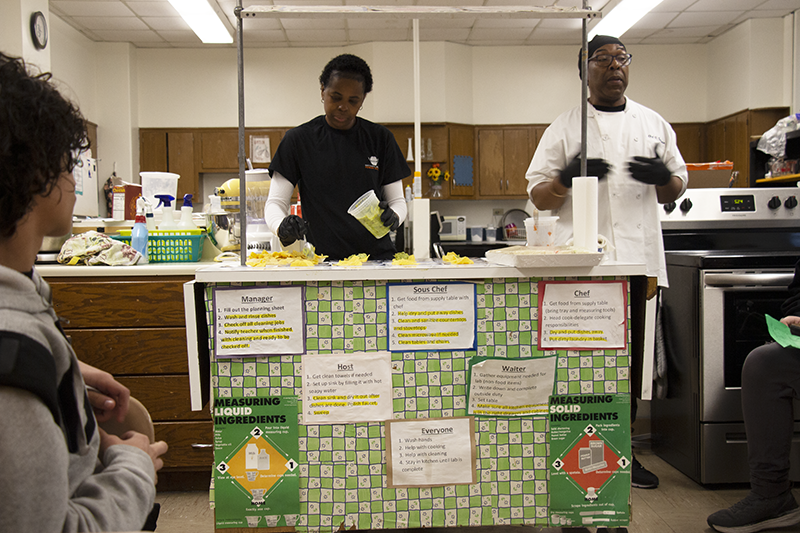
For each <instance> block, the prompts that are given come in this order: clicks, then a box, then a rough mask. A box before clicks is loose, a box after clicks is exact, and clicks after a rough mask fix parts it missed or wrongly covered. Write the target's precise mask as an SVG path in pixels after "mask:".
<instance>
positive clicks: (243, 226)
mask: <svg viewBox="0 0 800 533" xmlns="http://www.w3.org/2000/svg"><path fill="white" fill-rule="evenodd" d="M585 1H586V0H584V2H585ZM233 12H234V14H235V15H236V50H237V52H238V54H237V55H238V59H237V67H238V82H239V235H240V236H241V239H240V244H239V256H240V259H241V265H242V266H247V178H246V174H245V153H244V39H243V38H242V33H243V31H242V0H237V1H236V7H235V8H234V10H233Z"/></svg>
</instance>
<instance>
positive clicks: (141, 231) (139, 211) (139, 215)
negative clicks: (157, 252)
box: [131, 196, 148, 264]
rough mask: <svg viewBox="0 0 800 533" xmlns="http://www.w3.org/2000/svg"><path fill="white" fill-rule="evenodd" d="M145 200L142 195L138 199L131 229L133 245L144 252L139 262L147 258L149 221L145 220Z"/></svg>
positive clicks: (142, 262) (135, 248)
mask: <svg viewBox="0 0 800 533" xmlns="http://www.w3.org/2000/svg"><path fill="white" fill-rule="evenodd" d="M144 206H145V202H144V198H142V197H141V196H140V197H139V198H138V199H137V200H136V219H135V221H134V224H133V230H131V247H132V248H133V249H134V250H136V251H137V252H139V253H140V254H142V258H141V259H140V260H139V264H146V263H147V262H148V260H147V233H148V232H147V223H146V222H145V214H144V213H145V207H144Z"/></svg>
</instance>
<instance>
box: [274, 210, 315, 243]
mask: <svg viewBox="0 0 800 533" xmlns="http://www.w3.org/2000/svg"><path fill="white" fill-rule="evenodd" d="M307 233H308V223H307V222H306V221H305V220H303V219H302V218H300V217H299V216H297V215H289V216H287V217H286V218H284V219H283V221H281V225H280V226H279V227H278V238H279V239H280V240H281V244H282V245H284V246H289V245H290V244H292V243H293V242H294V241H299V240H300V239H302V238H303V237H305V236H306V234H307Z"/></svg>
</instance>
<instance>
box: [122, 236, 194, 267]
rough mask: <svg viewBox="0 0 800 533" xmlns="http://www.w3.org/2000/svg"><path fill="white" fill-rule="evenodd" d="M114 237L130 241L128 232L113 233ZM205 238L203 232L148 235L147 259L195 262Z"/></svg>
mask: <svg viewBox="0 0 800 533" xmlns="http://www.w3.org/2000/svg"><path fill="white" fill-rule="evenodd" d="M194 231H198V230H194ZM120 233H122V232H120ZM126 233H129V232H126ZM114 238H115V239H117V240H119V241H122V242H124V243H127V244H130V243H131V237H130V234H128V235H114ZM205 239H206V236H205V235H204V234H194V233H193V234H188V235H158V234H155V235H148V236H147V258H148V261H150V262H151V263H195V262H197V261H199V260H200V256H201V255H202V253H203V242H204V241H205Z"/></svg>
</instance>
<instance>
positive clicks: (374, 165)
mask: <svg viewBox="0 0 800 533" xmlns="http://www.w3.org/2000/svg"><path fill="white" fill-rule="evenodd" d="M364 168H368V169H370V170H378V158H377V157H375V156H374V155H373V156H370V158H369V164H368V165H364Z"/></svg>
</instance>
